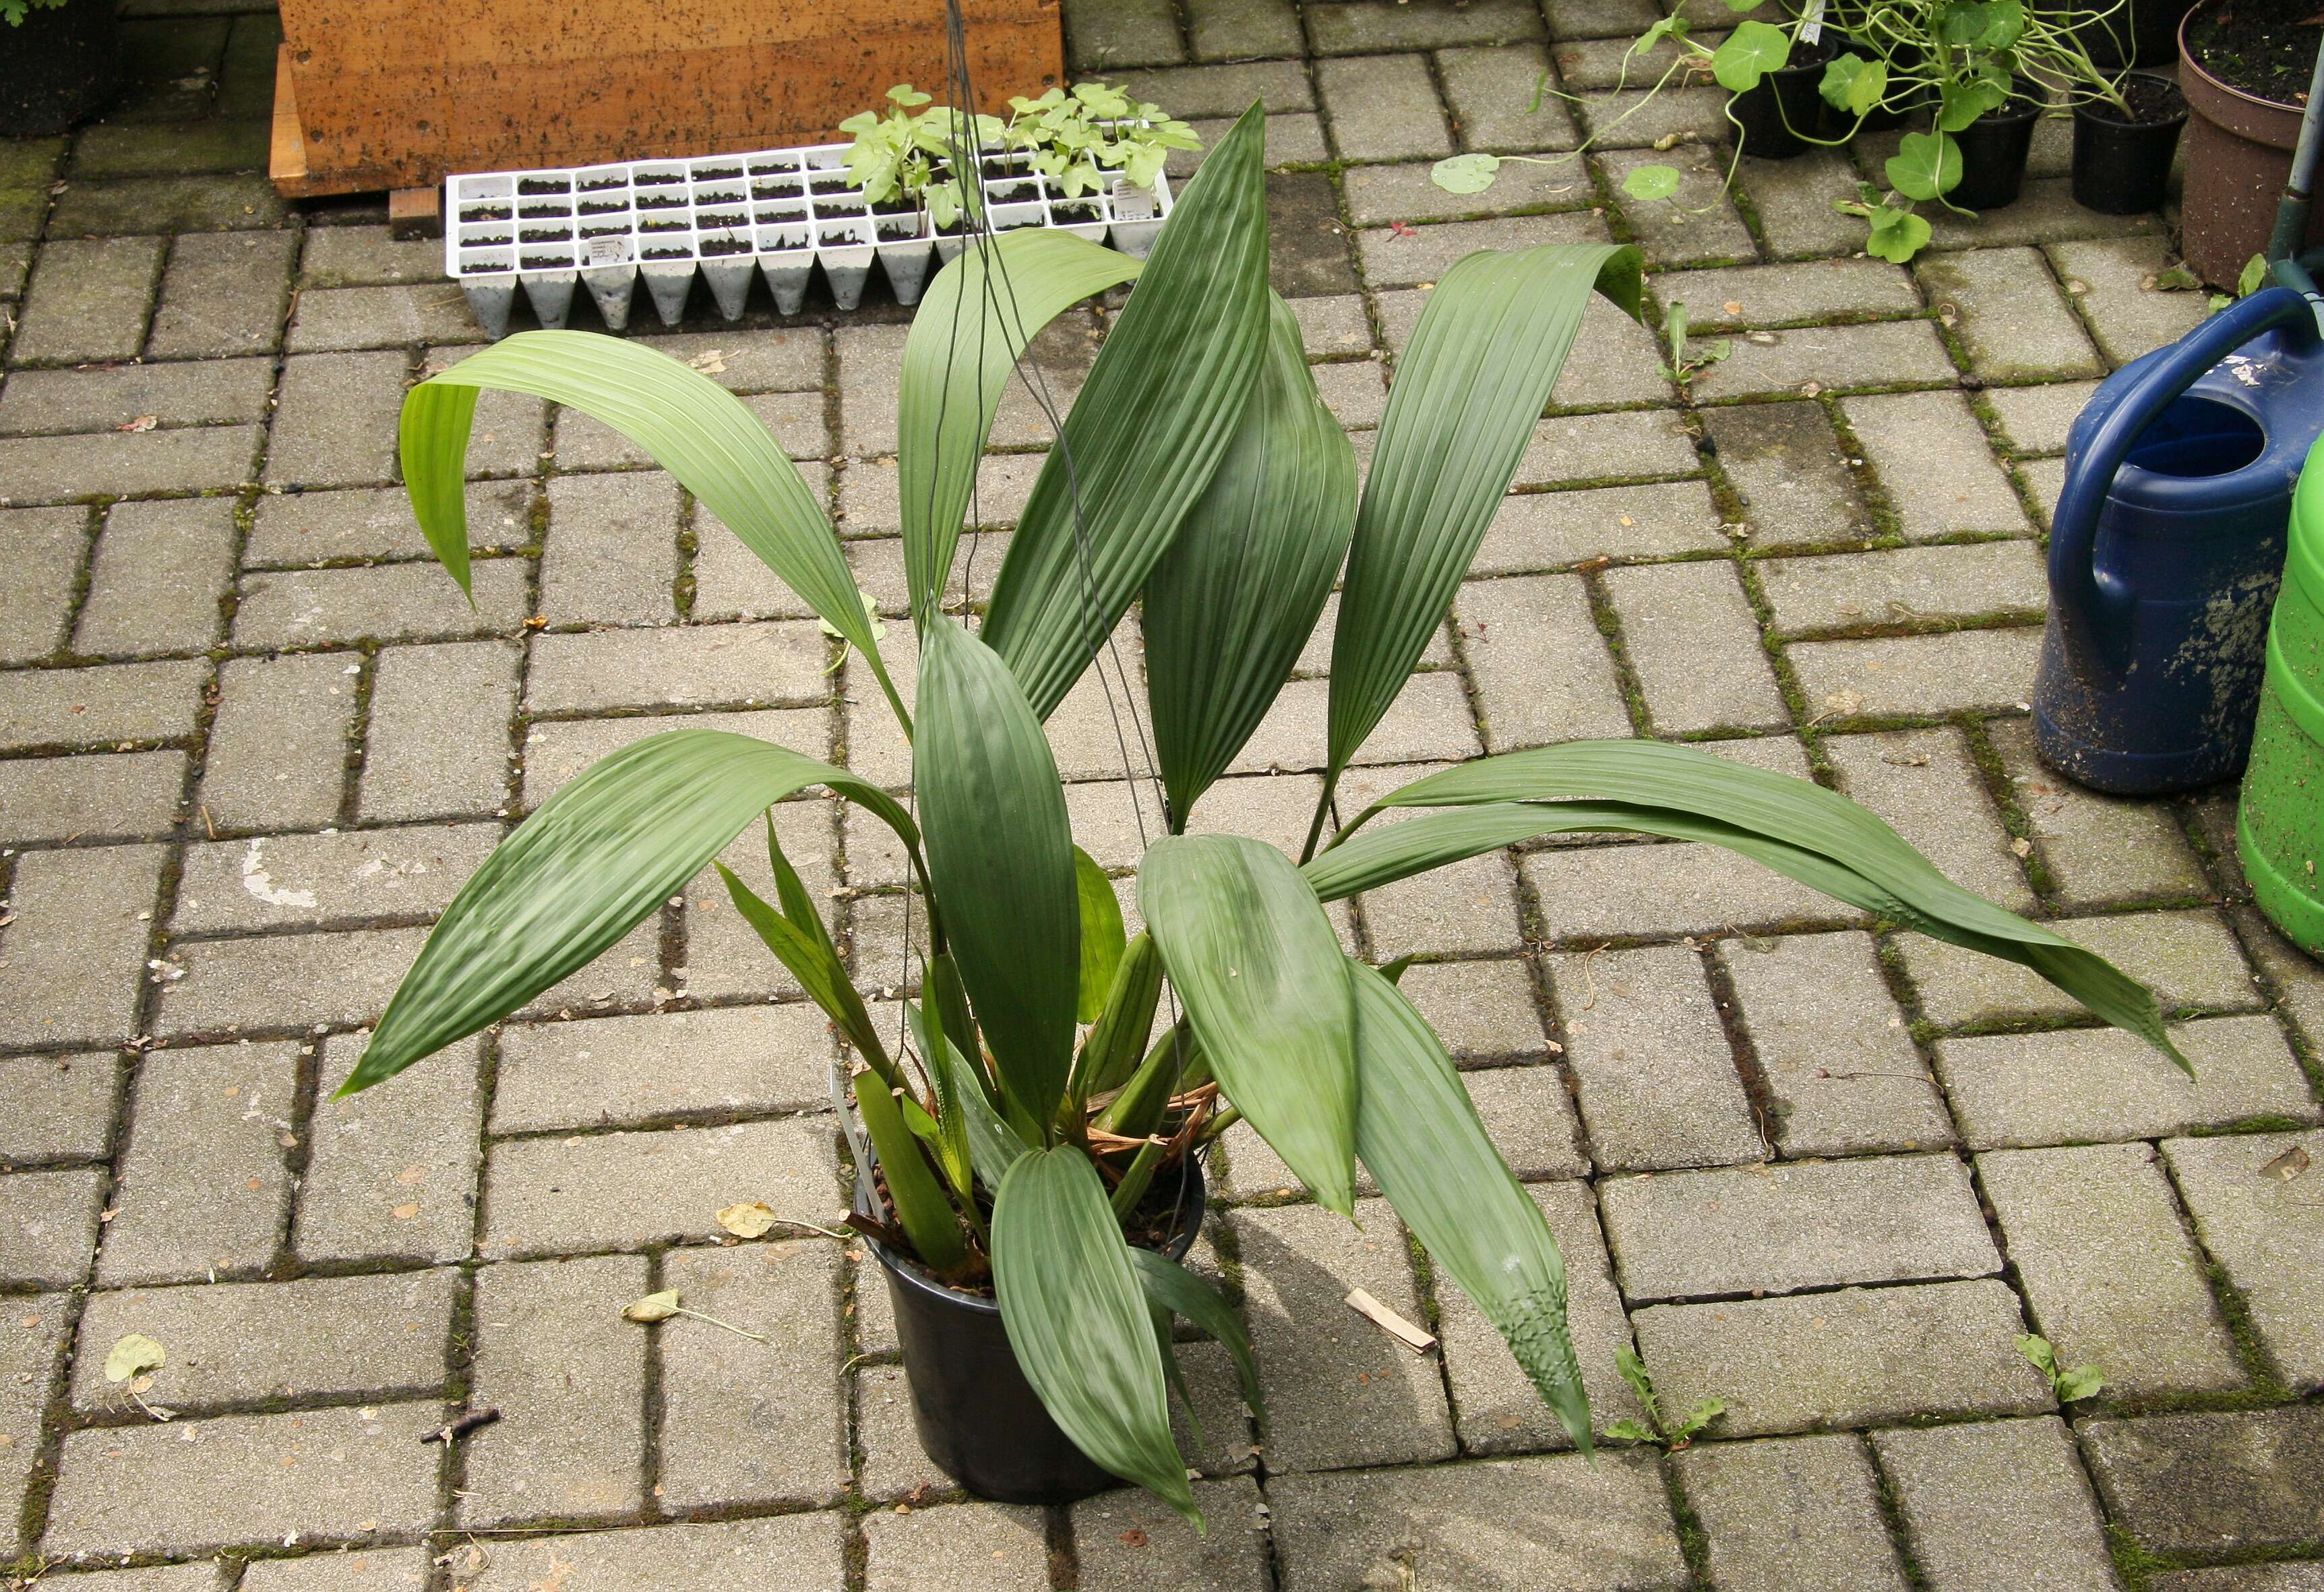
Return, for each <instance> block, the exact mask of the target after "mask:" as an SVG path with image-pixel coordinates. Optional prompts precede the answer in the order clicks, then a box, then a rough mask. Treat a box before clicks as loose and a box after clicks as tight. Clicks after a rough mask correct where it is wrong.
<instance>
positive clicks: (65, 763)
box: [0, 751, 186, 844]
mask: <svg viewBox="0 0 2324 1592" xmlns="http://www.w3.org/2000/svg"><path fill="white" fill-rule="evenodd" d="M185 783H186V754H185V753H183V752H180V751H142V752H116V753H111V754H108V755H106V756H103V757H83V758H40V759H19V760H16V761H13V762H7V763H0V814H5V817H0V824H5V828H0V840H5V841H6V842H8V843H11V844H14V843H19V842H24V841H64V840H88V839H115V838H118V839H137V838H144V837H149V836H154V835H162V834H166V833H169V831H170V830H171V827H172V826H173V824H175V822H176V814H177V812H178V806H179V800H180V797H179V793H180V791H181V790H183V789H184V788H185Z"/></svg>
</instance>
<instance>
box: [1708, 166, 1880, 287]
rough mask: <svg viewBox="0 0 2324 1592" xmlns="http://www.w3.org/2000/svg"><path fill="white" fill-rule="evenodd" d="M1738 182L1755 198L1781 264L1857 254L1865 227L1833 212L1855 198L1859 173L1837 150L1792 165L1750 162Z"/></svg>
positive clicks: (1753, 203)
mask: <svg viewBox="0 0 2324 1592" xmlns="http://www.w3.org/2000/svg"><path fill="white" fill-rule="evenodd" d="M1737 180H1738V183H1739V185H1740V186H1741V188H1742V189H1743V191H1744V192H1745V193H1746V194H1748V196H1749V197H1750V199H1751V208H1752V210H1753V212H1754V213H1755V214H1757V216H1758V218H1759V233H1760V235H1761V236H1762V237H1764V238H1766V240H1767V252H1768V253H1770V254H1772V255H1774V256H1775V258H1776V259H1778V260H1797V259H1801V258H1803V257H1805V256H1809V255H1816V254H1848V253H1855V252H1856V251H1857V250H1858V249H1861V248H1862V247H1863V246H1864V223H1863V222H1861V221H1859V220H1858V219H1857V218H1856V217H1854V216H1844V215H1842V214H1840V212H1839V211H1836V210H1834V209H1833V208H1832V207H1831V203H1832V201H1833V200H1834V199H1850V200H1852V199H1854V198H1856V183H1857V177H1856V172H1855V170H1854V169H1853V168H1852V167H1850V166H1849V163H1848V160H1847V157H1846V156H1845V155H1844V154H1842V153H1840V152H1838V151H1826V150H1811V151H1809V152H1807V153H1806V154H1805V155H1803V156H1801V157H1799V158H1798V159H1796V160H1790V161H1760V160H1746V161H1743V162H1742V165H1741V168H1740V170H1739V173H1738V178H1737Z"/></svg>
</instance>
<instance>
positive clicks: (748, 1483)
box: [624, 1212, 848, 1509]
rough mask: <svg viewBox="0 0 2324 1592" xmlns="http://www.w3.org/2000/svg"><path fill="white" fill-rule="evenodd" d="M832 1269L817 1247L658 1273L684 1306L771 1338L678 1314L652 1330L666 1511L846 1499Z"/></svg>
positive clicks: (705, 1260)
mask: <svg viewBox="0 0 2324 1592" xmlns="http://www.w3.org/2000/svg"><path fill="white" fill-rule="evenodd" d="M825 1214H826V1215H827V1214H828V1212H825ZM840 1264H841V1263H840V1259H839V1256H838V1255H837V1253H836V1251H835V1249H834V1248H833V1247H832V1246H831V1245H830V1244H829V1243H827V1242H826V1241H825V1240H824V1239H821V1238H811V1239H807V1240H806V1241H804V1242H797V1243H788V1244H760V1245H752V1246H749V1247H743V1248H736V1249H699V1250H680V1251H678V1252H677V1253H674V1254H672V1255H671V1256H669V1258H668V1259H667V1260H666V1261H665V1262H664V1263H663V1266H662V1275H661V1284H662V1286H663V1287H665V1288H673V1287H674V1288H676V1289H677V1290H678V1296H679V1297H680V1298H681V1299H683V1300H685V1301H686V1302H687V1305H688V1307H689V1308H691V1309H695V1310H699V1311H705V1312H707V1313H708V1314H710V1315H714V1316H716V1317H717V1318H718V1319H719V1320H721V1321H733V1322H734V1323H736V1324H737V1325H740V1326H747V1327H748V1328H749V1329H750V1330H752V1331H755V1332H758V1333H760V1334H761V1335H762V1336H764V1337H766V1338H768V1339H770V1340H771V1341H770V1342H767V1343H753V1342H752V1341H750V1340H749V1339H745V1338H741V1337H737V1336H736V1335H735V1334H733V1333H731V1332H724V1331H721V1330H718V1329H717V1328H715V1327H711V1326H708V1325H707V1324H706V1323H704V1322H701V1321H689V1320H687V1318H685V1317H682V1316H681V1317H678V1318H676V1319H675V1320H674V1321H671V1322H669V1323H667V1324H665V1325H663V1326H662V1327H660V1328H659V1329H657V1330H658V1331H659V1334H660V1340H661V1404H662V1416H661V1421H662V1424H661V1472H660V1485H661V1497H662V1498H663V1499H664V1501H665V1504H666V1506H668V1507H670V1508H678V1509H684V1508H704V1507H711V1506H721V1505H737V1504H745V1503H763V1502H772V1501H775V1500H778V1499H803V1500H811V1501H814V1502H817V1503H828V1502H832V1501H834V1500H835V1499H836V1498H837V1497H838V1496H839V1495H840V1493H841V1492H842V1491H843V1490H844V1489H845V1487H846V1486H847V1485H848V1466H847V1411H846V1403H845V1394H844V1389H843V1388H842V1387H841V1385H840V1380H839V1375H838V1372H839V1362H840V1360H841V1359H842V1357H843V1354H842V1350H841V1348H840V1343H839V1275H840ZM624 1302H626V1301H624Z"/></svg>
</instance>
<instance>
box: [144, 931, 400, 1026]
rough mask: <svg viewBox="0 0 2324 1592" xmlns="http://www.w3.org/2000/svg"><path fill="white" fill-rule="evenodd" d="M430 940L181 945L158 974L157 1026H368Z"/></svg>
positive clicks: (274, 937)
mask: <svg viewBox="0 0 2324 1592" xmlns="http://www.w3.org/2000/svg"><path fill="white" fill-rule="evenodd" d="M425 937H426V936H425V935H424V934H422V932H421V931H420V930H418V929H372V930H364V931H361V932H357V933H352V934H270V935H266V936H264V937H263V938H259V939H250V940H192V941H185V942H181V943H179V944H178V945H177V946H176V947H175V948H174V949H173V950H172V951H171V958H170V962H168V964H167V965H165V967H163V968H162V969H161V970H159V971H157V972H156V973H155V978H156V979H157V980H160V981H161V990H162V993H161V1016H160V1017H159V1018H158V1019H156V1026H157V1028H158V1030H159V1031H160V1032H162V1033H165V1034H170V1035H204V1036H216V1035H229V1034H235V1033H239V1032H240V1031H241V1030H242V1029H243V1028H244V1027H261V1028H290V1027H309V1026H313V1025H316V1024H322V1025H324V1026H336V1025H339V1024H355V1023H365V1022H369V1021H370V1020H371V1019H373V1018H374V1017H378V1016H379V1014H380V1013H381V1012H382V1011H383V1010H384V1009H385V1008H386V1006H387V999H388V997H389V996H390V995H391V994H392V993H393V992H394V989H395V985H396V981H397V980H399V979H400V978H401V976H402V973H403V970H404V969H405V968H407V967H409V966H410V962H411V958H412V957H414V956H415V955H417V954H418V953H419V951H420V941H421V940H422V939H424V938H425ZM180 967H182V968H183V969H184V970H185V971H184V975H183V977H181V978H180V977H178V976H177V975H176V973H175V971H174V970H176V969H177V968H180Z"/></svg>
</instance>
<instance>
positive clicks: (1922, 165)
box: [1886, 133, 1961, 199]
mask: <svg viewBox="0 0 2324 1592" xmlns="http://www.w3.org/2000/svg"><path fill="white" fill-rule="evenodd" d="M1886 170H1887V174H1888V185H1889V186H1890V187H1891V188H1894V189H1895V190H1896V191H1897V192H1898V193H1900V194H1903V195H1904V197H1905V198H1908V199H1933V198H1937V197H1938V196H1939V195H1940V194H1943V193H1946V192H1949V191H1950V189H1952V188H1953V186H1954V185H1955V184H1956V183H1958V182H1960V178H1961V153H1960V144H1958V143H1954V142H1953V137H1952V134H1951V133H1906V134H1904V139H1903V140H1902V141H1901V142H1900V143H1898V144H1897V146H1896V152H1895V154H1893V155H1890V156H1889V157H1888V163H1887V166H1886Z"/></svg>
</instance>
